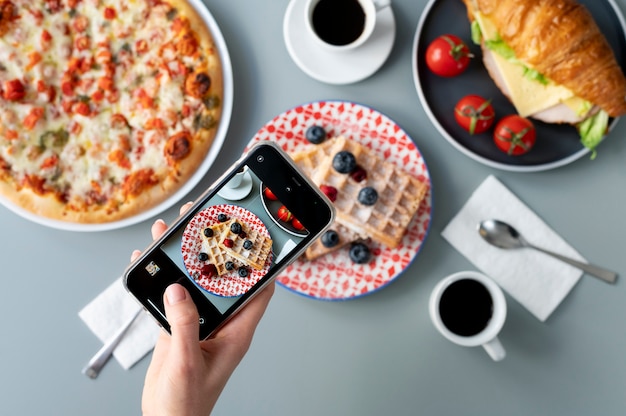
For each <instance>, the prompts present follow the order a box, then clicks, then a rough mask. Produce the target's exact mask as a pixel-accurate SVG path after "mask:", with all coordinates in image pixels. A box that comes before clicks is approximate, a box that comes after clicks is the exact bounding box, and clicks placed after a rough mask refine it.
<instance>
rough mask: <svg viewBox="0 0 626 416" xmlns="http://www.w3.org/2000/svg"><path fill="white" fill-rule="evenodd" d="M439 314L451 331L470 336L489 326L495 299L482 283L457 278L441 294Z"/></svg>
mask: <svg viewBox="0 0 626 416" xmlns="http://www.w3.org/2000/svg"><path fill="white" fill-rule="evenodd" d="M439 314H440V315H441V320H442V321H443V324H444V325H445V326H446V327H447V328H448V329H449V330H450V331H451V332H454V333H455V334H457V335H461V336H465V337H469V336H472V335H476V334H478V333H479V332H480V331H482V330H483V329H485V328H486V327H487V324H488V323H489V320H490V319H491V315H492V314H493V300H492V299H491V295H490V294H489V291H488V290H487V288H486V287H485V286H483V284H482V283H480V282H478V281H476V280H473V279H462V280H457V281H456V282H454V283H452V284H451V285H450V286H448V287H447V288H446V290H445V291H444V292H443V294H442V295H441V300H440V301H439Z"/></svg>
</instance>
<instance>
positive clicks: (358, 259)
mask: <svg viewBox="0 0 626 416" xmlns="http://www.w3.org/2000/svg"><path fill="white" fill-rule="evenodd" d="M371 257H372V253H371V252H370V249H369V247H368V246H366V245H365V244H363V243H352V245H351V246H350V259H352V261H353V262H355V263H357V264H365V263H367V262H369V261H370V258H371Z"/></svg>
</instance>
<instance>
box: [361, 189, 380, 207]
mask: <svg viewBox="0 0 626 416" xmlns="http://www.w3.org/2000/svg"><path fill="white" fill-rule="evenodd" d="M357 199H358V200H359V202H360V203H361V204H363V205H374V204H375V203H376V201H377V200H378V192H376V189H374V188H372V187H371V186H366V187H365V188H363V189H361V190H360V191H359V196H358V197H357Z"/></svg>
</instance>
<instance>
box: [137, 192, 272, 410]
mask: <svg viewBox="0 0 626 416" xmlns="http://www.w3.org/2000/svg"><path fill="white" fill-rule="evenodd" d="M189 206H190V204H186V205H184V206H183V207H182V208H181V214H182V213H183V212H185V211H186V210H187V209H188V208H189ZM166 228H167V225H166V224H165V223H164V222H163V221H162V220H157V221H156V222H155V223H154V224H153V225H152V237H153V238H155V239H156V238H158V237H159V236H160V235H161V234H163V232H164V231H165V229H166ZM138 255H139V251H135V252H133V258H136V257H137V256H138ZM273 293H274V285H273V284H271V285H269V286H268V287H267V288H265V289H263V291H262V292H261V293H259V294H258V295H257V296H256V297H255V298H254V299H252V300H251V301H250V303H248V304H247V305H246V306H245V307H244V308H243V309H242V310H241V311H240V312H239V313H238V314H236V315H235V316H234V317H233V318H232V319H231V320H230V321H228V322H227V323H226V324H225V325H224V326H223V327H222V328H221V329H220V330H219V331H218V332H217V334H216V335H215V337H213V338H211V339H208V340H205V341H198V333H199V323H198V319H199V316H198V310H197V308H196V305H195V304H194V303H193V300H192V299H191V296H190V295H189V293H188V292H187V290H186V289H185V288H184V287H183V286H181V285H179V284H177V283H174V284H172V285H170V286H169V287H168V288H167V289H166V291H165V295H164V297H163V303H164V305H165V314H166V316H167V320H168V322H169V324H170V327H171V328H170V330H171V333H172V334H171V336H170V335H169V334H167V333H166V332H165V331H162V332H161V334H160V336H159V339H158V340H157V343H156V346H155V348H154V352H153V354H152V361H151V363H150V366H149V368H148V372H147V374H146V379H145V384H144V389H143V396H142V399H141V407H142V411H143V414H144V415H149V416H153V415H176V416H185V415H193V416H197V415H208V414H210V413H211V410H212V409H213V406H214V405H215V403H216V402H217V399H218V397H219V395H220V393H221V392H222V390H223V389H224V386H225V385H226V382H227V381H228V379H229V378H230V376H231V374H232V373H233V371H234V370H235V368H236V367H237V365H238V364H239V363H240V362H241V359H242V358H243V356H244V355H245V353H246V352H247V351H248V348H249V347H250V343H251V342H252V336H253V335H254V330H255V329H256V327H257V324H258V323H259V320H260V319H261V317H262V316H263V313H264V312H265V309H266V307H267V304H268V303H269V301H270V299H271V297H272V294H273Z"/></svg>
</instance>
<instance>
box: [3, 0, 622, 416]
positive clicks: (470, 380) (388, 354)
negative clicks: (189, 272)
mask: <svg viewBox="0 0 626 416" xmlns="http://www.w3.org/2000/svg"><path fill="white" fill-rule="evenodd" d="M206 3H207V4H208V6H209V8H210V10H211V12H212V13H213V15H214V17H215V19H216V20H217V21H218V23H219V25H220V26H221V29H222V32H223V34H224V37H225V39H226V42H227V44H228V47H229V51H230V56H231V59H232V61H233V67H234V81H235V100H234V110H233V118H232V122H231V125H230V129H229V132H228V136H227V142H226V145H225V146H224V148H223V150H222V151H221V154H220V157H219V158H218V160H217V162H216V163H215V164H214V166H213V167H212V168H211V169H210V170H209V172H208V173H207V175H206V177H205V178H204V180H203V181H202V182H201V184H200V185H199V186H198V187H197V189H195V190H194V191H192V193H191V194H190V195H189V196H188V199H192V198H194V197H195V196H197V195H198V194H199V193H200V191H201V190H202V189H203V187H205V186H206V185H208V184H210V183H211V182H212V181H213V180H214V179H215V178H217V176H218V175H219V174H220V172H222V171H223V170H224V169H225V168H226V167H227V166H228V165H229V163H230V161H232V160H234V159H235V158H236V157H237V156H238V155H239V154H240V153H241V151H242V150H243V147H244V144H245V143H246V142H247V141H248V139H249V138H250V137H251V136H252V135H253V134H254V133H255V132H256V130H257V129H258V128H259V127H260V126H262V125H263V124H264V123H265V122H267V121H268V120H270V119H271V118H272V117H274V116H275V115H277V114H279V113H281V112H283V111H285V110H287V109H289V108H291V107H293V106H295V105H298V104H301V103H304V102H308V101H313V100H318V99H345V100H353V101H356V102H359V103H363V104H367V105H370V106H372V107H374V108H376V109H377V110H379V111H381V112H383V113H384V114H387V115H389V116H390V117H392V118H393V119H394V120H395V121H396V122H397V123H398V124H399V125H400V126H402V127H403V128H404V129H405V130H406V131H407V132H408V134H409V135H410V136H411V137H412V138H413V139H414V140H415V142H416V143H417V145H418V146H419V148H420V150H421V152H422V153H423V155H424V157H425V159H426V161H427V163H428V166H429V168H430V173H431V176H432V184H433V188H434V190H435V198H436V201H435V209H434V215H433V220H432V225H431V230H430V235H429V236H428V238H427V240H426V243H425V246H424V247H423V250H422V251H421V253H420V254H419V256H418V258H417V260H416V261H415V262H413V263H412V264H411V266H410V267H409V268H408V269H407V270H406V272H405V273H404V274H403V275H402V276H401V277H399V278H398V279H396V281H394V282H393V283H392V284H391V285H389V286H388V287H387V288H385V289H384V290H382V291H379V292H377V293H374V294H372V295H370V296H366V297H362V298H360V299H356V300H350V301H345V302H323V301H316V300H312V299H307V298H304V297H301V296H298V295H295V294H293V293H291V292H289V291H287V290H285V289H283V288H280V287H279V288H277V290H276V294H275V296H274V298H273V300H272V302H271V304H270V307H269V309H268V311H267V314H266V316H265V318H264V319H263V321H262V322H261V324H260V326H259V328H258V331H257V334H256V337H255V340H254V343H253V345H252V348H251V349H250V352H249V353H248V355H247V356H246V357H245V359H244V361H243V362H242V363H241V365H240V366H239V367H238V369H237V371H236V372H235V374H234V375H233V377H232V379H231V380H230V383H229V384H228V386H227V388H226V390H225V391H224V392H223V394H222V396H221V398H220V400H219V402H218V404H217V406H216V408H215V414H217V415H318V414H333V415H335V414H336V415H380V414H400V415H416V414H417V415H451V414H461V415H477V414H482V415H509V416H512V415H591V414H599V415H623V414H624V411H625V410H626V395H625V394H624V389H625V387H626V359H624V354H625V352H626V330H625V329H624V316H625V315H626V301H625V299H626V287H625V285H624V281H623V278H624V276H625V275H626V255H625V254H626V252H625V249H624V242H623V238H624V234H625V233H624V232H625V231H626V223H625V220H624V206H626V191H625V184H626V168H625V164H624V160H625V158H626V140H624V138H625V137H624V136H626V123H624V122H623V120H622V121H621V122H618V124H617V127H616V128H615V130H614V131H613V132H612V134H611V138H610V140H608V141H606V142H605V143H603V144H602V146H601V151H600V154H599V156H598V158H597V159H596V160H594V161H591V160H589V158H588V157H583V158H582V159H580V160H578V161H576V162H574V163H572V164H570V165H567V166H565V167H561V168H559V169H556V170H551V171H546V172H539V173H512V172H504V171H499V170H495V169H493V168H489V167H486V166H484V165H481V164H479V163H477V162H476V161H474V160H472V159H470V158H468V157H467V156H465V155H463V154H461V153H460V152H458V151H457V150H456V149H454V148H453V147H452V146H451V145H450V144H449V143H448V142H446V141H445V140H444V139H443V138H442V137H441V136H440V134H438V133H437V131H436V129H435V128H434V127H433V125H432V124H431V123H430V121H429V120H428V118H427V116H426V113H425V112H424V110H423V109H422V107H421V105H420V102H419V99H418V96H417V93H416V91H415V88H414V86H413V80H412V73H411V57H412V41H413V36H414V33H415V31H416V27H417V23H418V20H419V17H420V14H421V13H422V11H423V9H424V6H425V4H426V1H423V0H421V1H414V0H394V2H393V8H394V12H395V18H396V24H397V33H396V36H397V37H396V43H395V45H394V48H393V50H392V53H391V55H390V57H389V59H388V60H387V62H386V63H385V65H384V66H383V67H382V68H381V69H380V70H379V71H378V72H377V73H376V74H374V75H373V76H371V77H370V78H368V79H366V80H364V81H361V82H358V83H355V84H351V85H344V86H333V85H327V84H323V83H320V82H318V81H315V80H313V79H311V78H309V77H308V76H307V75H305V74H304V73H303V72H302V71H301V70H300V69H299V68H298V67H297V66H296V65H295V64H294V62H293V61H292V60H291V58H290V57H289V54H288V52H287V50H286V48H285V44H284V41H283V35H282V26H283V15H284V11H285V9H286V7H287V5H288V1H287V0H275V1H271V2H270V1H264V2H259V1H255V0H231V1H217V0H206ZM618 3H619V6H620V8H621V10H622V11H624V10H625V9H626V0H619V1H618ZM489 174H495V175H496V176H497V177H498V178H499V179H500V180H501V181H502V182H503V183H504V184H505V185H507V186H508V187H509V188H510V189H511V190H512V191H513V192H514V193H516V194H517V195H518V196H519V197H520V198H521V199H522V200H524V201H525V202H526V203H527V204H528V205H529V206H530V207H532V208H533V209H534V210H535V211H536V212H537V213H538V214H539V215H540V216H541V217H542V218H543V219H544V220H545V221H546V222H547V223H548V224H550V225H551V226H552V227H553V228H554V229H555V230H557V231H558V232H559V233H560V234H561V235H562V236H563V237H564V238H565V239H566V240H567V241H568V242H569V243H570V244H571V245H573V246H574V247H575V248H576V249H577V250H578V251H579V252H580V253H581V254H582V255H583V256H585V257H586V258H587V259H589V260H591V261H593V262H595V263H597V264H600V265H604V266H605V267H608V268H610V269H613V270H616V271H617V272H618V273H619V274H620V275H621V278H620V280H618V282H617V284H616V285H615V286H611V285H607V284H605V283H603V282H600V281H598V280H596V279H593V278H590V277H587V276H586V277H584V278H583V279H582V280H581V281H580V282H579V283H578V285H577V286H576V287H575V288H574V290H573V291H572V292H571V294H570V295H569V296H568V297H567V298H566V299H565V301H564V302H563V303H562V304H561V305H560V306H559V308H558V309H557V310H556V312H555V313H554V314H553V315H552V316H551V317H550V318H549V319H548V320H547V321H546V322H545V323H541V322H539V321H538V320H537V319H535V318H534V317H533V316H532V315H531V314H530V313H529V312H528V311H527V310H526V309H524V308H523V307H522V306H520V305H519V304H518V303H517V302H515V301H514V300H512V299H511V298H510V297H509V298H508V300H509V315H508V320H507V322H506V324H505V326H504V329H503V331H502V333H501V340H502V342H503V343H504V344H505V345H506V348H507V350H508V356H507V357H506V359H505V360H504V361H503V362H500V363H494V362H492V361H490V360H489V358H488V357H487V355H486V354H485V353H484V352H483V351H482V350H481V349H479V348H462V347H458V346H456V345H453V344H451V343H449V342H448V341H446V340H445V339H444V338H443V337H442V336H441V335H439V334H438V333H437V332H436V330H435V328H434V327H433V325H432V324H431V322H430V320H429V317H428V310H427V300H428V296H429V293H430V291H431V289H432V288H433V287H434V285H435V284H436V283H437V281H439V279H441V278H442V277H444V276H446V275H448V274H450V273H453V272H456V271H460V270H465V269H473V266H472V265H471V264H470V263H469V262H468V261H467V260H466V259H465V258H464V257H463V256H461V255H460V254H459V253H457V252H456V251H455V250H454V249H453V248H452V247H451V246H450V245H449V244H448V243H447V242H446V241H444V240H443V238H442V237H441V235H440V233H441V230H442V229H443V227H444V226H445V225H446V224H447V222H448V221H449V220H450V219H451V218H452V217H453V216H454V214H455V213H456V212H457V211H458V210H459V209H460V208H461V206H462V204H463V203H464V202H465V201H466V200H467V198H468V197H469V196H470V194H471V192H472V191H473V190H474V189H475V188H476V187H477V186H478V185H479V184H480V183H481V182H482V181H483V180H484V179H485V178H486V177H487V176H488V175H489ZM176 212H177V209H174V208H172V209H171V210H169V211H167V212H165V213H163V214H162V215H161V217H162V218H164V219H166V220H170V219H172V218H174V216H175V214H176ZM151 222H152V219H151V220H149V221H146V222H144V223H141V224H137V225H135V226H131V227H128V228H124V229H120V230H115V231H109V232H100V233H74V232H66V231H59V230H55V229H50V228H46V227H43V226H41V225H37V224H34V223H31V222H29V221H27V220H24V219H22V218H21V217H18V216H16V215H15V214H13V213H11V212H10V211H8V210H7V209H5V208H0V229H1V230H2V233H1V235H2V239H1V242H0V246H1V248H2V268H3V271H2V276H3V278H2V280H3V282H2V301H1V302H0V316H2V323H3V334H2V336H1V340H0V414H3V415H49V414H55V415H131V414H138V413H139V412H140V396H141V390H142V386H143V379H144V374H145V371H146V368H147V366H148V364H149V357H147V358H145V359H143V360H142V361H141V362H139V363H138V364H137V365H136V366H135V367H133V368H132V369H131V370H129V371H124V370H123V369H121V367H120V366H119V365H118V364H117V363H115V362H112V363H109V365H108V366H107V367H106V368H105V369H104V371H103V373H102V374H101V375H100V377H99V378H98V379H97V380H95V381H93V380H90V379H87V378H86V377H85V376H83V375H82V374H81V373H80V369H81V368H82V366H83V365H84V364H85V362H86V361H87V360H88V359H89V357H90V356H91V355H92V354H93V353H94V352H95V351H96V350H97V349H98V348H100V346H101V344H100V343H99V341H98V340H97V339H96V338H95V336H94V335H93V334H92V333H91V332H90V331H89V329H88V328H87V327H86V326H85V325H84V324H83V323H82V321H81V320H80V319H79V318H78V315H77V312H78V311H79V310H80V309H81V308H82V307H83V306H84V305H85V304H87V303H88V302H89V301H90V300H91V299H92V298H93V297H94V296H96V295H97V294H98V293H99V292H100V291H101V290H103V289H104V288H105V287H107V286H108V285H109V284H110V283H111V282H112V281H113V279H114V278H115V277H117V276H118V275H119V274H120V272H121V271H122V270H123V268H124V267H125V265H126V263H127V261H128V258H129V254H130V252H131V251H132V250H133V249H134V248H143V247H145V246H146V245H147V244H148V243H149V240H150V237H149V224H150V223H151Z"/></svg>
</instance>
